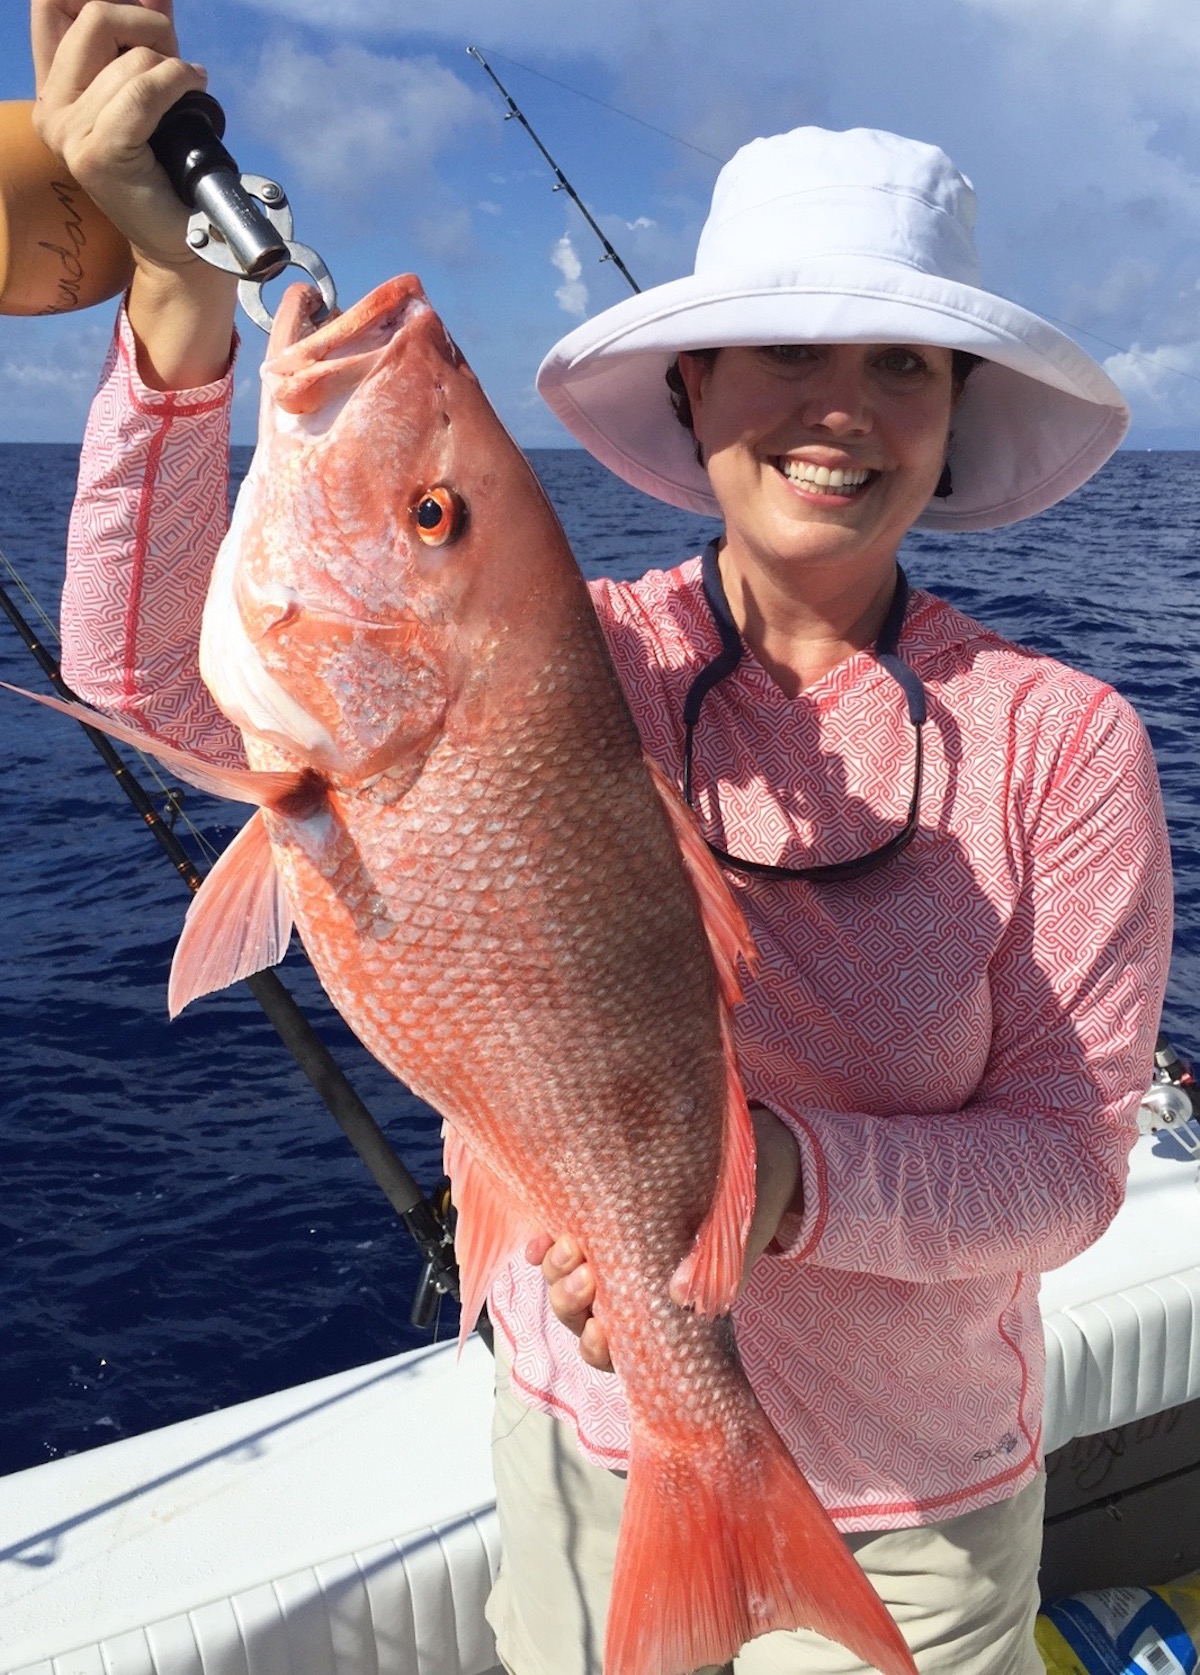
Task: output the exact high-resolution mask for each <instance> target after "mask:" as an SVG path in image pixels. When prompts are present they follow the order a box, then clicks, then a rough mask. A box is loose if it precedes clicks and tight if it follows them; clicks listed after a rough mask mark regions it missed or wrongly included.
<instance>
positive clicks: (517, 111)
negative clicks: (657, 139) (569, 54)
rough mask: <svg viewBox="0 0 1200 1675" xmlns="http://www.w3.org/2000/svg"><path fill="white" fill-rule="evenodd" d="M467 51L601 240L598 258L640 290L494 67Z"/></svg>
mask: <svg viewBox="0 0 1200 1675" xmlns="http://www.w3.org/2000/svg"><path fill="white" fill-rule="evenodd" d="M467 51H468V52H469V53H470V55H471V57H472V58H474V59H475V60H476V61H477V62H478V63H480V64H482V65H483V68H484V69H485V70H486V71H487V73H488V75H489V76H491V78H492V80H493V81H494V82H495V84H496V86H497V87H498V88H499V89H500V93H501V96H502V97H503V99H504V102H505V104H506V105H507V106H508V112H507V114H506V115H505V118H504V120H505V121H506V122H511V121H512V120H513V118H514V117H515V118H516V120H517V121H518V122H519V123H520V124H521V126H522V128H524V130H525V132H526V133H527V134H528V135H529V137H530V139H531V140H532V141H533V143H534V145H536V146H537V148H538V150H539V151H540V152H541V154H542V156H543V157H544V158H545V159H546V161H547V163H549V165H550V167H551V169H552V170H553V171H554V181H555V184H554V190H555V191H556V192H565V193H566V194H567V196H568V198H570V200H571V202H572V203H573V204H574V205H575V207H576V209H578V211H579V213H580V214H581V215H582V216H583V218H584V220H585V221H586V222H587V224H588V226H589V227H590V228H591V229H592V231H593V232H594V233H595V235H596V237H597V238H598V239H599V240H600V243H601V244H602V245H603V246H604V254H603V256H601V258H600V260H601V261H602V262H612V263H613V264H614V265H615V266H616V268H617V269H618V271H619V272H620V274H621V276H622V278H623V279H624V280H625V281H626V283H627V284H628V286H629V289H630V290H631V291H633V292H634V293H635V294H636V293H637V292H640V290H641V288H642V287H641V286H640V285H639V284H638V282H637V280H636V279H635V278H634V277H633V275H632V274H631V273H630V271H629V269H628V268H627V267H626V266H625V263H624V262H623V261H622V260H621V258H620V256H618V255H617V252H616V251H615V250H614V249H613V246H612V244H611V243H610V242H609V239H608V236H607V234H606V233H605V232H604V230H603V229H602V228H601V227H600V226H599V225H598V224H597V222H596V220H595V218H594V217H593V215H592V213H591V211H590V210H589V209H588V207H587V205H586V204H585V203H584V201H583V199H582V198H581V197H580V196H579V193H578V192H577V191H576V190H575V188H574V187H573V186H572V185H571V182H570V181H569V180H568V179H567V177H566V175H565V174H564V173H563V172H562V170H561V169H560V168H559V166H558V164H557V163H556V162H555V161H554V159H553V157H551V155H550V153H549V152H548V151H547V150H546V147H545V146H544V145H543V144H542V142H541V140H539V139H538V137H537V135H536V134H535V133H534V131H533V129H532V128H531V127H530V125H529V120H528V118H527V117H526V115H525V112H524V111H523V110H522V109H521V108H520V106H519V105H518V104H517V102H516V100H515V99H514V98H513V96H512V94H511V93H510V92H509V91H508V89H507V87H505V85H504V83H503V82H502V81H501V80H500V77H499V76H498V75H497V74H496V72H495V70H493V69H492V66H491V65H490V64H489V63H488V61H487V59H486V58H485V57H484V56H483V54H482V53H481V52H480V51H479V48H478V47H468V48H467Z"/></svg>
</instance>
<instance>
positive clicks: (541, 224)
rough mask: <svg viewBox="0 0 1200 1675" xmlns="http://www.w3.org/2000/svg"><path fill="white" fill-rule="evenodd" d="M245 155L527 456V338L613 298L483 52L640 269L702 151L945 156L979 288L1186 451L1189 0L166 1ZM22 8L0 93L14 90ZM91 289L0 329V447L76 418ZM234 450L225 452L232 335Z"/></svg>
mask: <svg viewBox="0 0 1200 1675" xmlns="http://www.w3.org/2000/svg"><path fill="white" fill-rule="evenodd" d="M177 21H178V27H179V33H180V39H181V44H182V46H183V49H184V51H185V52H186V53H187V55H188V56H189V57H190V58H193V59H196V60H198V61H200V62H202V63H204V64H205V65H206V67H207V68H208V71H209V76H210V86H211V88H212V90H213V92H214V93H216V94H217V96H218V97H219V98H220V99H221V100H222V103H223V104H224V105H225V107H226V111H227V113H228V117H229V127H228V132H227V135H226V139H227V143H228V144H229V146H230V149H231V150H232V151H233V153H234V155H235V156H236V157H237V159H238V161H239V163H240V164H241V166H242V168H243V169H246V170H247V171H252V172H255V173H261V174H267V175H273V176H275V177H277V178H278V179H280V180H281V181H282V182H283V183H284V185H285V186H286V187H287V189H288V192H289V195H290V197H291V199H292V202H293V206H294V209H295V212H296V218H297V227H296V236H297V237H298V238H300V239H302V240H303V241H304V242H306V243H308V244H311V245H314V246H315V247H316V248H317V249H318V250H320V251H321V253H322V254H323V255H324V257H325V259H326V260H327V261H328V263H329V265H330V267H331V269H332V270H333V273H334V276H335V279H336V281H337V283H338V288H339V292H340V295H341V298H342V300H343V302H350V301H352V300H354V299H355V298H357V297H359V296H361V295H363V294H364V293H365V292H366V291H367V290H369V289H370V288H371V287H372V286H373V285H375V284H377V283H379V282H380V281H381V280H383V279H386V278H388V277H390V276H391V275H392V274H393V273H397V272H401V271H406V270H414V271H416V272H417V273H419V274H420V275H421V277H422V279H423V281H424V283H425V286H426V289H427V291H428V293H429V295H430V297H431V299H432V301H433V302H434V305H435V307H437V308H438V310H439V312H440V313H441V314H442V316H443V318H444V319H445V320H446V323H447V325H448V326H449V328H450V330H451V332H452V333H453V335H454V336H455V337H456V339H457V340H458V341H459V343H460V344H461V345H462V347H463V350H464V352H465V353H466V355H467V356H468V358H469V359H470V361H471V362H472V364H473V365H474V367H475V368H476V370H477V371H478V373H479V374H480V376H481V378H482V379H483V382H484V384H485V387H486V388H487V389H488V391H489V393H490V395H491V397H492V400H493V402H494V404H495V406H496V407H497V409H498V411H499V412H500V414H501V416H502V417H503V418H504V420H505V422H506V423H507V424H508V425H509V427H510V429H511V430H512V431H513V432H514V434H515V435H516V436H517V438H518V440H519V441H521V442H522V443H524V444H525V445H526V446H553V445H557V444H560V443H562V442H564V441H565V440H566V438H565V436H564V434H563V432H562V431H561V430H559V428H558V427H557V425H556V423H555V421H554V420H552V419H551V418H550V416H549V415H548V414H547V413H546V412H545V411H544V410H543V408H542V407H541V404H540V402H539V400H538V397H537V395H536V393H535V391H534V388H533V375H534V372H535V371H536V368H537V365H538V362H539V360H540V359H541V356H542V354H543V353H544V352H545V350H546V349H547V348H548V347H549V346H550V344H551V343H553V342H554V341H555V339H556V338H558V337H559V336H561V335H562V333H563V332H565V331H567V330H569V329H570V328H571V326H573V325H574V324H576V323H578V321H579V320H580V319H581V318H583V317H584V316H585V315H588V314H592V313H595V312H597V311H598V310H599V309H602V308H604V307H606V306H607V305H608V304H610V303H612V302H616V301H618V300H619V299H620V298H621V297H622V296H624V295H625V294H627V293H626V289H625V285H624V282H623V281H622V279H621V278H620V275H619V274H618V273H617V272H616V271H615V270H614V269H613V267H612V266H611V265H607V264H603V263H601V262H600V260H599V257H600V254H601V252H600V249H599V247H598V245H597V244H596V242H595V240H594V237H593V235H592V234H591V233H590V232H589V231H588V229H587V227H586V225H585V224H584V222H583V221H582V219H581V217H580V216H579V214H578V212H577V211H576V210H575V209H574V208H573V207H572V206H571V204H570V203H569V201H568V200H567V199H566V197H565V196H564V195H563V194H558V193H555V192H553V191H552V190H551V186H552V181H551V177H550V174H549V170H548V169H547V166H546V164H545V163H544V162H543V160H542V158H541V157H540V156H539V155H538V153H537V151H536V150H535V148H534V146H533V144H532V143H531V141H530V140H529V138H528V136H527V135H526V134H525V133H524V132H523V131H522V130H521V129H520V127H519V125H518V124H516V123H514V122H506V121H505V120H504V106H503V103H502V101H501V99H500V96H499V94H498V93H497V92H496V91H495V89H494V88H493V86H492V84H491V83H490V82H489V81H488V79H487V77H486V76H485V75H484V73H483V71H482V70H481V69H480V67H479V66H478V64H476V63H475V62H474V60H473V59H471V58H470V57H468V56H467V53H466V47H467V45H468V44H469V43H474V44H475V45H477V46H478V47H479V48H480V49H481V50H482V51H483V52H484V53H485V54H486V55H487V56H488V57H489V59H490V61H491V62H492V64H493V67H494V69H495V70H496V73H497V74H498V75H499V76H500V78H501V80H503V81H504V82H505V83H506V84H507V86H508V87H509V90H510V91H511V92H512V94H513V96H514V97H515V98H516V100H517V102H518V103H519V104H520V105H521V106H522V108H523V109H524V111H525V113H526V115H527V116H528V118H529V120H530V122H531V123H532V124H533V126H534V128H535V129H536V130H537V131H538V132H539V134H540V135H541V137H542V140H543V142H544V143H545V144H546V146H547V147H548V149H549V150H550V151H551V153H552V154H553V155H554V156H555V157H556V158H557V160H558V162H559V163H560V165H561V166H562V168H563V170H564V171H565V173H566V175H567V176H568V178H569V179H570V180H571V182H572V183H573V185H574V186H575V187H576V189H577V190H578V191H579V193H580V194H581V196H582V197H583V198H584V199H585V200H586V202H587V203H588V206H589V208H590V209H591V211H592V213H593V214H594V215H595V216H596V218H597V219H598V220H599V221H600V222H601V223H602V225H603V226H604V228H605V230H606V232H607V233H608V235H609V237H610V238H611V239H612V241H613V243H614V244H615V246H616V247H617V249H618V250H619V251H620V253H621V255H622V257H623V258H624V260H625V262H626V263H627V264H628V266H629V267H630V269H631V270H632V272H633V274H634V276H635V278H636V279H637V280H638V282H639V283H640V284H641V285H643V286H646V285H651V284H655V283H657V282H660V281H663V280H666V279H670V278H674V277H676V276H677V275H678V274H680V273H684V272H687V271H690V269H691V265H692V256H693V253H694V249H695V242H696V237H697V234H698V232H699V229H700V225H701V223H702V221H703V219H704V215H705V212H706V210H707V205H708V197H709V193H710V191H711V187H712V182H713V180H714V178H715V176H716V172H717V169H718V168H719V166H720V161H721V160H723V159H724V158H726V157H728V156H729V155H730V154H731V153H732V152H733V151H734V150H735V149H736V148H737V146H738V145H739V144H741V143H743V142H744V141H745V140H747V139H750V138H752V137H753V136H754V135H756V134H758V133H767V132H774V131H777V130H779V129H783V128H787V127H792V126H795V125H797V124H800V123H805V122H815V123H820V124H822V125H824V126H828V127H835V128H843V127H852V126H856V125H860V124H862V125H866V126H873V127H882V128H891V129H893V130H896V131H898V132H901V133H908V134H911V135H913V136H914V137H917V138H921V139H925V140H930V141H933V142H935V143H936V144H939V145H941V146H943V147H944V148H945V149H946V150H947V151H948V152H949V153H950V155H951V156H952V157H953V158H954V160H955V161H956V162H957V163H958V165H959V166H960V168H962V169H963V170H964V171H965V172H966V173H967V174H968V175H970V177H971V178H972V180H973V181H974V183H975V186H976V189H977V191H978V194H979V201H980V215H979V228H978V234H979V244H980V249H981V253H982V257H983V267H984V277H985V282H986V283H987V284H989V285H990V286H991V287H992V288H993V289H995V290H998V291H1001V292H1003V293H1005V294H1006V295H1008V296H1011V297H1013V298H1014V299H1016V300H1017V301H1019V302H1021V303H1023V304H1024V305H1025V306H1027V307H1030V308H1033V309H1035V310H1037V311H1039V312H1041V313H1044V314H1046V315H1048V316H1050V317H1052V318H1053V319H1055V320H1056V321H1057V322H1059V323H1060V324H1063V325H1065V326H1066V327H1067V329H1069V330H1070V331H1071V332H1072V334H1073V335H1075V336H1076V337H1077V339H1078V341H1079V342H1080V343H1082V344H1083V345H1084V347H1085V348H1087V349H1088V350H1089V351H1090V352H1091V353H1093V354H1095V355H1096V356H1097V358H1099V359H1101V360H1103V361H1104V362H1105V363H1106V364H1107V366H1108V368H1109V370H1110V372H1111V373H1112V374H1113V376H1114V377H1115V378H1116V379H1117V381H1118V383H1119V384H1120V385H1121V387H1122V388H1123V389H1124V390H1125V392H1126V394H1127V396H1128V397H1129V399H1130V401H1131V404H1132V406H1133V409H1134V429H1133V432H1132V434H1131V437H1130V444H1131V445H1134V446H1139V447H1200V103H1198V102H1197V99H1196V92H1195V90H1196V88H1197V86H1200V6H1197V4H1196V0H1051V3H1050V4H1047V3H1046V0H846V3H845V4H843V5H841V6H831V5H829V4H828V3H827V0H822V3H820V4H818V3H816V0H733V3H731V0H596V3H593V4H590V5H582V4H564V3H563V0H489V3H488V4H482V3H481V0H439V4H438V5H436V6H425V5H399V4H397V3H396V0H337V4H336V5H335V4H334V3H333V0H179V3H178V6H177ZM31 92H32V69H31V67H30V62H29V51H28V44H27V39H26V21H25V7H24V5H23V4H22V0H5V4H4V6H3V8H2V10H0V97H3V98H21V97H28V96H29V95H30V94H31ZM111 318H112V307H111V305H105V306H103V307H101V308H98V309H93V310H90V311H88V312H86V313H83V314H79V315H74V316H71V317H66V318H60V319H56V320H34V321H31V320H20V319H5V320H0V440H9V441H35V440H63V441H71V440H75V439H76V438H78V436H79V435H80V434H81V431H82V426H83V422H84V417H85V414H86V410H87V404H88V401H89V398H90V395H91V392H92V389H93V386H94V382H95V377H96V373H97V371H98V369H99V366H100V363H101V361H102V359H103V355H104V348H105V343H106V341H107V338H108V334H109V331H110V329H111ZM244 337H245V350H244V353H243V357H242V362H241V375H240V378H239V394H238V396H237V399H236V404H235V421H234V424H235V439H236V440H240V441H251V440H253V429H254V413H255V404H256V392H255V384H256V379H255V377H254V368H255V366H256V364H257V362H258V360H259V359H260V357H261V348H262V342H263V339H262V336H261V334H260V333H259V332H258V330H257V329H256V328H255V327H254V326H252V325H249V324H248V323H247V324H246V325H245V327H244Z"/></svg>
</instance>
